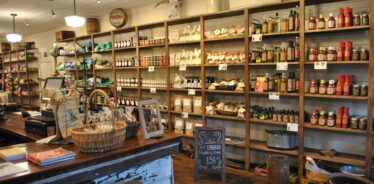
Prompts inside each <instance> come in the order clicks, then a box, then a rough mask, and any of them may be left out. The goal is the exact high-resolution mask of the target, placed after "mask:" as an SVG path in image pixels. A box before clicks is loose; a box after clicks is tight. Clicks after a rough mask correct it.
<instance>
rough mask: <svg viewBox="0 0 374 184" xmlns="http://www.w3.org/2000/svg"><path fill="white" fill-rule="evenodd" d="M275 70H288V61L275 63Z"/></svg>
mask: <svg viewBox="0 0 374 184" xmlns="http://www.w3.org/2000/svg"><path fill="white" fill-rule="evenodd" d="M277 70H288V62H281V63H277Z"/></svg>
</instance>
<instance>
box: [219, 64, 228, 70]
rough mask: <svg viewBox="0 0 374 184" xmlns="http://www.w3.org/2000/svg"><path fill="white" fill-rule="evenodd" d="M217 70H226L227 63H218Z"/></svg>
mask: <svg viewBox="0 0 374 184" xmlns="http://www.w3.org/2000/svg"><path fill="white" fill-rule="evenodd" d="M218 70H222V71H224V70H227V64H219V65H218Z"/></svg>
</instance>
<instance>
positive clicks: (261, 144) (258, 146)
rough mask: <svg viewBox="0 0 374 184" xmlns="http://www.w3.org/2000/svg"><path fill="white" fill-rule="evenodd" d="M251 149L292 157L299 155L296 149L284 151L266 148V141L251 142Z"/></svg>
mask: <svg viewBox="0 0 374 184" xmlns="http://www.w3.org/2000/svg"><path fill="white" fill-rule="evenodd" d="M250 148H251V149H255V150H260V151H266V152H271V153H279V154H285V155H291V156H297V155H298V154H299V153H298V151H297V148H296V149H292V150H283V149H274V148H270V147H267V146H266V142H264V141H257V140H250Z"/></svg>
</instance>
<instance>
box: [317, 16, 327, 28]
mask: <svg viewBox="0 0 374 184" xmlns="http://www.w3.org/2000/svg"><path fill="white" fill-rule="evenodd" d="M325 28H326V21H325V18H324V17H323V14H319V19H318V29H325Z"/></svg>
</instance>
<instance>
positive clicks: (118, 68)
mask: <svg viewBox="0 0 374 184" xmlns="http://www.w3.org/2000/svg"><path fill="white" fill-rule="evenodd" d="M136 69H138V67H136V66H132V67H116V68H115V70H136Z"/></svg>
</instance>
